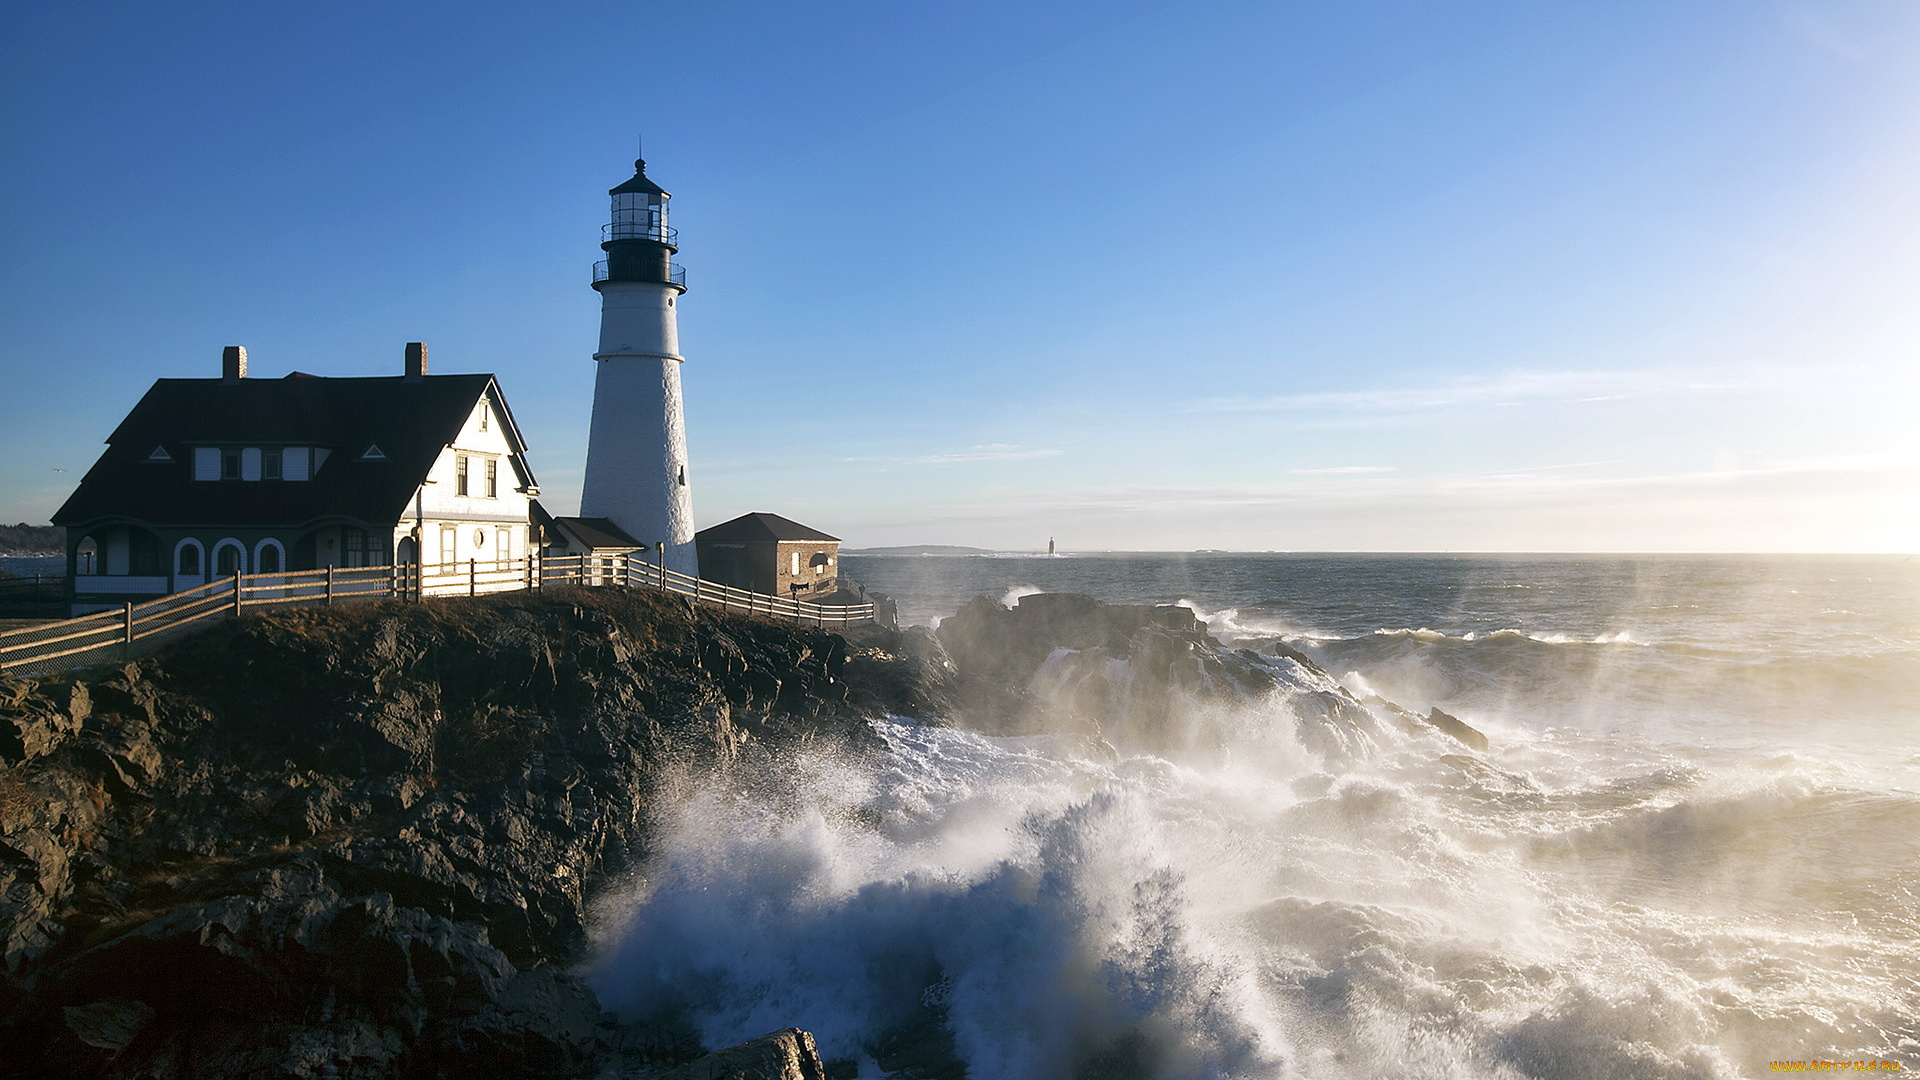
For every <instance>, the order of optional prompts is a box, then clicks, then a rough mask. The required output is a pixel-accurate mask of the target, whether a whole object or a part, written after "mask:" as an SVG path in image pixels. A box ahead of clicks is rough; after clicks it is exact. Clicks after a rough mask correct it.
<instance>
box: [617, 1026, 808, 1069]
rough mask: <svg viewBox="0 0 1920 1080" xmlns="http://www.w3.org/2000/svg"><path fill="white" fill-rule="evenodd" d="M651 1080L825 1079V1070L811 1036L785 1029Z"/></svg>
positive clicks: (718, 1052)
mask: <svg viewBox="0 0 1920 1080" xmlns="http://www.w3.org/2000/svg"><path fill="white" fill-rule="evenodd" d="M654 1080H827V1070H826V1066H824V1065H822V1064H821V1062H820V1053H819V1051H817V1050H815V1049H814V1046H813V1036H812V1035H809V1034H808V1033H806V1032H804V1031H801V1030H800V1029H799V1028H787V1029H785V1030H783V1031H776V1032H774V1033H773V1034H771V1035H762V1036H760V1037H759V1038H757V1039H749V1040H747V1041H746V1042H743V1043H740V1044H738V1045H736V1046H729V1047H727V1048H726V1049H725V1050H719V1051H716V1052H714V1053H711V1054H708V1055H707V1056H706V1057H703V1058H701V1059H700V1060H698V1061H690V1062H688V1063H687V1064H685V1065H681V1066H678V1067H676V1068H672V1069H668V1070H667V1071H665V1072H663V1073H658V1074H656V1076H655V1078H654Z"/></svg>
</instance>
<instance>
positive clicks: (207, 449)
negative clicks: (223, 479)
mask: <svg viewBox="0 0 1920 1080" xmlns="http://www.w3.org/2000/svg"><path fill="white" fill-rule="evenodd" d="M193 478H194V479H195V480H218V479H220V448H219V447H217V446H196V447H194V448H193Z"/></svg>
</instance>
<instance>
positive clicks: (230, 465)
mask: <svg viewBox="0 0 1920 1080" xmlns="http://www.w3.org/2000/svg"><path fill="white" fill-rule="evenodd" d="M220 479H222V480H238V479H240V451H239V449H238V448H235V449H232V450H222V451H220Z"/></svg>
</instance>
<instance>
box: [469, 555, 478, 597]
mask: <svg viewBox="0 0 1920 1080" xmlns="http://www.w3.org/2000/svg"><path fill="white" fill-rule="evenodd" d="M467 595H468V596H479V595H480V560H479V559H468V560H467Z"/></svg>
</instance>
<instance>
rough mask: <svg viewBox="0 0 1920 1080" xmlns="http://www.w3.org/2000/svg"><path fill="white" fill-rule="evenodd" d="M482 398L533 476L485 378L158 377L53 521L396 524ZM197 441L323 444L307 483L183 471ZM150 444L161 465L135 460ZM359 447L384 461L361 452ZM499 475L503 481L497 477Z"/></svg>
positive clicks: (502, 403)
mask: <svg viewBox="0 0 1920 1080" xmlns="http://www.w3.org/2000/svg"><path fill="white" fill-rule="evenodd" d="M483 394H485V395H491V396H492V398H493V402H494V405H495V406H496V408H497V410H498V414H499V416H500V418H501V421H502V422H503V423H504V425H505V427H504V429H503V431H502V434H503V435H505V437H506V439H507V442H508V445H510V446H512V447H513V450H514V463H515V465H514V467H515V468H516V469H518V470H521V471H522V472H523V473H525V474H526V475H525V478H524V481H523V482H525V483H528V484H531V483H533V482H534V481H533V476H532V474H531V472H528V471H527V467H526V462H525V459H524V458H522V457H521V456H520V455H521V454H522V453H523V452H524V451H525V450H526V443H525V442H524V441H522V440H521V438H520V432H519V429H518V428H517V427H516V426H515V425H514V423H513V417H512V415H511V414H510V413H509V412H508V411H507V405H506V400H505V399H504V398H503V397H501V395H500V393H499V389H498V388H497V387H496V386H495V385H494V381H493V376H491V375H429V376H426V377H424V378H419V379H407V378H405V377H402V376H392V377H386V378H368V379H334V378H318V377H314V376H310V375H308V376H302V375H299V373H296V374H295V375H290V376H288V377H287V378H284V379H239V380H236V381H232V382H229V381H227V380H224V379H160V380H158V381H156V382H155V383H154V384H153V387H152V388H151V389H149V390H148V391H147V393H146V396H145V397H142V398H141V399H140V403H139V404H137V405H135V406H134V407H133V411H132V412H130V413H128V414H127V418H126V419H125V420H123V421H121V422H120V426H119V427H117V428H115V429H114V431H113V434H112V435H109V436H107V451H106V453H104V454H101V455H100V460H99V461H97V462H95V463H94V466H93V468H91V469H89V470H87V475H86V476H85V477H84V478H82V479H81V481H80V487H79V489H78V490H76V491H75V492H74V493H73V496H72V497H71V498H69V499H68V500H67V502H66V505H65V506H62V507H61V508H60V511H59V513H56V514H55V515H53V521H54V524H56V525H84V524H86V523H88V522H90V521H95V520H99V519H102V518H109V517H112V518H130V519H132V520H135V521H142V522H147V523H151V524H155V525H239V526H261V525H301V524H305V523H307V522H312V521H317V520H320V519H324V518H352V519H357V520H361V521H368V522H391V521H398V520H399V519H400V517H401V515H402V514H404V513H405V512H406V510H407V503H408V500H410V499H411V498H412V497H413V493H414V490H415V489H416V488H418V487H419V486H420V482H421V481H422V480H424V479H425V478H426V475H427V470H428V469H430V468H431V467H432V466H433V462H434V460H435V459H436V458H438V457H439V456H440V452H441V451H442V450H444V449H445V448H446V446H447V444H448V443H450V442H452V441H453V439H454V437H455V436H456V435H457V434H458V433H459V431H460V428H461V425H462V424H464V423H465V422H466V420H467V417H468V416H469V415H470V414H471V413H472V411H473V407H474V405H475V404H477V403H478V402H479V400H480V397H481V396H482V395H483ZM196 445H202V446H204V445H227V446H247V445H251V446H276V445H292V446H319V447H325V448H326V449H327V450H329V451H330V455H329V456H328V458H327V460H326V462H325V464H323V465H322V466H321V467H320V469H319V470H318V471H317V472H316V473H315V474H314V476H313V478H312V479H310V480H307V481H278V482H275V481H260V482H257V483H235V482H218V483H216V482H208V481H195V480H194V479H193V450H192V448H193V447H194V446H196ZM156 446H160V447H164V448H165V449H166V452H167V453H168V454H169V455H170V456H171V457H172V459H173V460H172V461H171V462H166V463H157V464H150V463H148V462H147V461H146V460H145V459H146V458H147V457H148V455H149V454H151V453H152V452H153V449H154V447H156ZM369 446H378V447H379V448H380V452H381V453H382V454H383V455H385V456H384V458H383V459H382V460H378V461H362V460H360V457H361V455H362V454H363V453H365V452H366V450H367V448H368V447H369ZM503 479H505V478H504V477H503Z"/></svg>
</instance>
